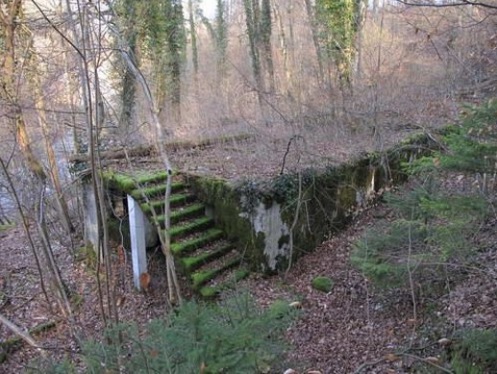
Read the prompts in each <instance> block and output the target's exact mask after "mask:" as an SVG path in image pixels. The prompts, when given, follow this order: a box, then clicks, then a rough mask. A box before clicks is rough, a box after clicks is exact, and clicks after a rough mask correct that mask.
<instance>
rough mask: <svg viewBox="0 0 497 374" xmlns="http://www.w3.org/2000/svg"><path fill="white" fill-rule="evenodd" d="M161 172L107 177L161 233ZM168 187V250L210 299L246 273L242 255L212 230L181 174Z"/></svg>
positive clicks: (163, 187)
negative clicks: (169, 242)
mask: <svg viewBox="0 0 497 374" xmlns="http://www.w3.org/2000/svg"><path fill="white" fill-rule="evenodd" d="M166 178H167V175H166V173H165V172H159V173H153V174H146V175H145V174H144V175H141V176H134V177H131V176H128V175H124V174H116V173H113V174H109V175H108V176H107V180H111V181H113V184H114V186H116V185H117V186H118V187H119V189H121V190H123V191H124V192H126V193H127V194H129V195H131V196H132V197H133V198H134V199H135V200H137V201H138V202H139V204H140V206H141V208H142V211H143V213H144V214H145V215H146V216H147V218H148V219H149V220H150V222H152V223H155V222H157V223H158V224H159V227H160V228H161V230H164V224H165V216H164V195H165V191H166ZM173 179H174V181H173V183H172V186H171V197H170V200H169V202H170V207H171V216H170V218H171V228H170V232H169V233H170V237H171V251H172V253H173V255H174V257H175V260H176V262H177V264H179V267H180V268H181V269H183V271H184V272H185V274H186V275H187V277H188V279H189V281H190V283H191V287H192V288H193V290H195V291H196V292H198V293H200V294H201V295H202V296H204V297H213V296H215V295H217V294H218V293H219V292H220V291H221V290H223V289H225V288H227V287H229V286H231V285H232V284H234V282H236V281H238V280H240V279H242V278H244V277H245V276H246V275H247V274H248V271H247V270H245V269H244V268H243V267H242V255H241V254H240V253H239V251H238V250H237V249H236V248H235V246H234V245H233V244H232V243H231V242H229V241H228V240H226V238H225V235H224V232H223V231H222V230H220V229H219V228H216V227H215V222H214V220H213V219H212V218H211V217H209V216H207V215H206V207H205V206H204V204H202V202H200V201H199V200H198V199H197V198H196V196H195V195H194V194H193V193H192V192H191V190H190V189H189V186H188V185H187V184H186V183H185V182H184V180H183V178H182V177H181V175H175V176H174V177H173Z"/></svg>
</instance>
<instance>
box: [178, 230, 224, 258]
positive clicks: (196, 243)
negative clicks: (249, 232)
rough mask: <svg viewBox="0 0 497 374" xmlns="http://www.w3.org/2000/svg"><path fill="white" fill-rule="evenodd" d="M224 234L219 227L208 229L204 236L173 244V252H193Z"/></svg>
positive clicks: (179, 253)
mask: <svg viewBox="0 0 497 374" xmlns="http://www.w3.org/2000/svg"><path fill="white" fill-rule="evenodd" d="M223 235H224V233H223V231H222V230H219V229H209V230H206V231H205V232H204V233H203V234H202V236H200V237H198V238H195V239H191V240H186V241H183V242H180V243H173V244H171V252H173V254H175V255H181V254H184V253H188V252H192V251H194V250H195V249H197V248H200V247H202V246H204V245H206V244H207V243H210V242H212V241H214V240H217V239H220V238H222V237H223Z"/></svg>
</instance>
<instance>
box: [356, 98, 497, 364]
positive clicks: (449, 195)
mask: <svg viewBox="0 0 497 374" xmlns="http://www.w3.org/2000/svg"><path fill="white" fill-rule="evenodd" d="M496 113H497V101H496V100H491V101H489V102H488V103H486V104H484V105H481V106H478V107H467V108H466V110H465V115H464V118H463V120H462V122H461V123H460V124H458V125H454V126H451V127H448V128H447V129H446V130H445V132H444V134H443V135H442V136H441V143H440V145H441V147H440V150H439V151H436V152H434V153H433V154H432V155H430V156H425V157H422V158H421V159H419V160H417V161H414V162H413V163H411V164H409V165H407V164H406V165H405V166H406V169H407V170H408V171H409V172H410V173H411V174H412V176H411V181H410V184H409V185H410V187H409V188H407V189H404V190H402V191H401V192H398V193H389V194H386V195H385V197H384V199H385V201H386V203H387V206H388V207H389V208H390V209H391V214H389V215H388V216H387V217H386V218H385V219H383V220H381V221H379V222H378V223H377V224H376V225H375V226H374V227H373V228H372V229H371V230H369V231H367V232H366V233H365V234H364V235H363V236H362V237H361V238H360V239H359V240H358V241H357V242H356V243H355V250H354V252H353V253H352V256H351V261H352V263H353V264H354V265H355V266H356V267H357V268H358V269H359V270H360V271H361V272H363V274H364V275H365V276H366V277H367V278H368V279H370V280H372V281H373V282H374V283H375V284H376V285H378V286H382V287H387V288H394V287H399V286H404V287H405V288H403V289H405V290H407V292H410V293H411V295H412V299H413V304H414V314H415V315H416V303H417V299H418V296H419V290H423V293H424V294H425V295H426V294H427V293H429V294H434V295H437V296H440V295H441V291H442V290H444V291H446V290H445V285H446V284H447V283H448V281H449V280H450V279H454V278H456V277H459V276H461V275H464V273H465V271H464V269H467V268H469V267H470V266H471V267H472V268H473V269H477V268H478V267H479V266H481V265H483V264H479V263H478V262H477V261H476V256H477V254H478V252H479V251H484V250H485V249H486V248H485V247H479V246H478V244H477V241H476V240H475V238H476V237H477V236H478V234H479V229H480V227H482V225H484V224H485V221H486V220H487V219H488V218H489V217H491V216H492V215H493V214H495V210H494V209H495V207H494V204H495V187H496V186H495V171H496V170H495V168H496V155H497V142H496V135H497V133H496V131H497V126H496V123H495V118H496ZM440 286H442V287H440ZM495 337H496V335H495V331H494V330H470V331H464V332H462V333H460V334H459V335H458V336H457V337H456V340H455V341H456V343H455V344H454V345H453V347H452V354H451V360H452V361H451V365H452V368H453V370H454V371H455V373H484V372H493V371H495V362H496V361H497V357H496V356H495V352H496V348H497V344H496V338H495ZM489 370H490V371H489Z"/></svg>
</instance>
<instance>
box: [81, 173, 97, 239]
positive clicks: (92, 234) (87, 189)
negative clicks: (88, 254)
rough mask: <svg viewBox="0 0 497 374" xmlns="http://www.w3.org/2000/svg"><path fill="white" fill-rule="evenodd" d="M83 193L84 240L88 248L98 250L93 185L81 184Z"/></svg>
mask: <svg viewBox="0 0 497 374" xmlns="http://www.w3.org/2000/svg"><path fill="white" fill-rule="evenodd" d="M81 189H82V193H83V215H84V234H83V237H84V240H85V245H86V246H92V247H93V248H95V249H96V248H97V244H98V223H97V222H98V220H97V206H96V202H95V194H94V192H93V187H92V185H91V183H89V182H88V183H85V181H83V183H82V184H81Z"/></svg>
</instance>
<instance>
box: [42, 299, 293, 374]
mask: <svg viewBox="0 0 497 374" xmlns="http://www.w3.org/2000/svg"><path fill="white" fill-rule="evenodd" d="M294 313H295V310H294V309H293V308H291V307H290V306H289V305H288V303H285V302H278V303H275V304H274V305H273V306H272V307H270V308H268V309H266V310H262V309H260V308H258V307H257V306H256V304H255V302H254V301H253V300H252V299H251V298H250V297H249V296H247V295H246V294H243V295H235V296H232V297H229V298H226V299H224V300H222V301H220V302H219V303H218V304H214V303H212V304H208V303H200V302H194V301H191V302H187V303H185V304H184V305H182V306H181V307H180V308H179V309H178V310H177V311H176V312H175V313H172V314H171V315H170V316H169V317H168V318H164V319H157V320H153V321H151V322H150V323H149V324H148V326H147V329H146V332H145V333H144V334H140V332H139V331H138V328H137V326H136V325H135V324H120V325H118V326H115V327H114V328H112V329H110V330H108V331H106V332H105V337H104V339H102V341H89V342H86V343H85V344H84V347H83V357H84V360H85V363H86V367H87V372H88V373H109V372H116V373H117V372H123V373H178V374H183V373H198V372H201V371H202V370H203V372H204V373H235V372H236V373H257V372H268V371H269V370H270V369H271V368H272V366H273V365H275V363H276V362H277V360H278V361H281V355H282V354H283V351H284V344H283V343H282V336H283V331H284V330H285V328H286V327H287V326H288V324H289V323H290V321H291V320H292V318H293V316H294ZM201 368H203V369H202V370H201ZM42 371H43V370H42ZM52 372H54V373H55V372H56V371H52Z"/></svg>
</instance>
